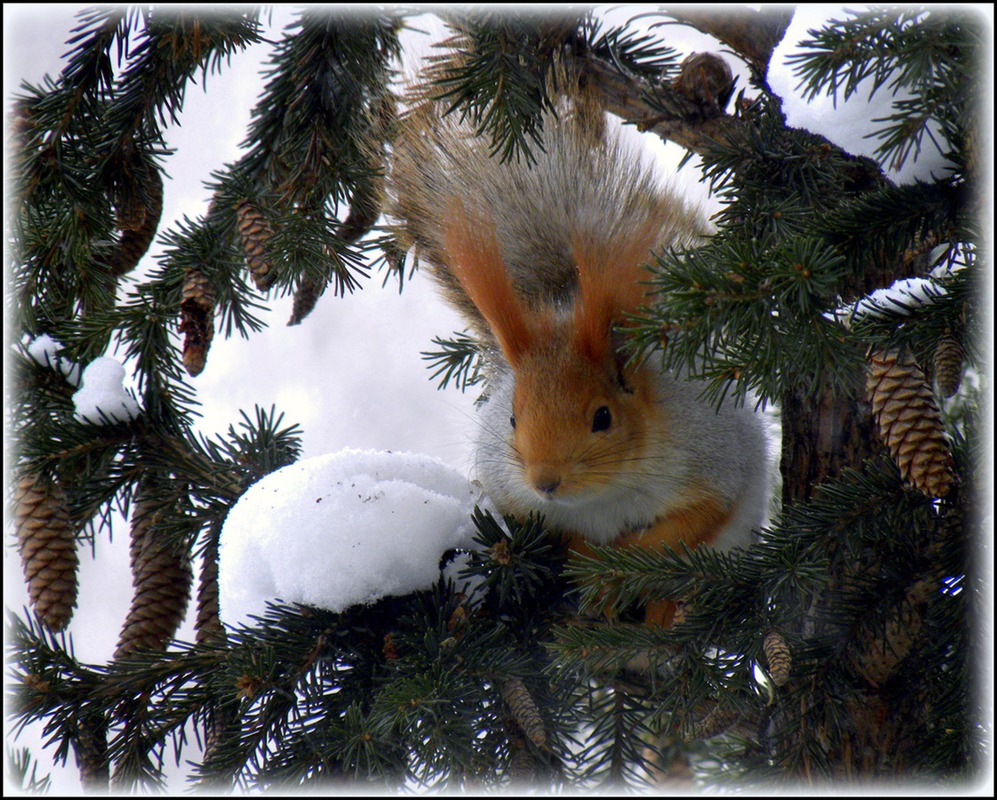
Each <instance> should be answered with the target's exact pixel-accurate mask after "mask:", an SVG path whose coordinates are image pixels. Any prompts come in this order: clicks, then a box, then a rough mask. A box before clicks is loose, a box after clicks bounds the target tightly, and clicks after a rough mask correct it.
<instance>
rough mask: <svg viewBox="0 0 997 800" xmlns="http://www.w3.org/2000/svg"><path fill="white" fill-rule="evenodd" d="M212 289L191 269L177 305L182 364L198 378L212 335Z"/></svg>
mask: <svg viewBox="0 0 997 800" xmlns="http://www.w3.org/2000/svg"><path fill="white" fill-rule="evenodd" d="M214 315H215V289H214V287H213V286H212V285H211V282H210V281H209V280H208V278H207V277H206V276H205V274H204V273H203V272H201V271H200V270H196V269H194V270H190V271H188V273H187V279H186V280H185V281H184V285H183V300H182V301H181V303H180V332H181V333H182V334H184V340H183V365H184V369H186V370H187V374H188V375H191V376H192V377H193V376H195V375H200V374H201V372H202V370H203V369H204V364H205V362H206V361H207V358H208V349H209V348H210V347H211V340H212V338H214V335H215V326H214V320H213V318H214Z"/></svg>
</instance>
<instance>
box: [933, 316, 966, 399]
mask: <svg viewBox="0 0 997 800" xmlns="http://www.w3.org/2000/svg"><path fill="white" fill-rule="evenodd" d="M964 355H965V353H964V351H963V349H962V342H960V341H959V337H958V336H956V335H955V334H954V333H953V332H952V331H951V330H948V329H946V330H945V333H943V334H942V337H941V338H940V339H939V340H938V344H937V345H936V346H935V385H936V386H937V387H938V392H939V394H941V396H942V397H951V396H952V395H954V394H955V393H956V392H958V391H959V384H960V383H962V362H963V357H964Z"/></svg>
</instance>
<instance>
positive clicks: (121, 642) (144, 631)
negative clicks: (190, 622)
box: [114, 497, 193, 658]
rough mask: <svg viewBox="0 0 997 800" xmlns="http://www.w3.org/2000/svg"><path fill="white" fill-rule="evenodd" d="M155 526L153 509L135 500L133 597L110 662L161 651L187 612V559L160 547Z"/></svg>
mask: <svg viewBox="0 0 997 800" xmlns="http://www.w3.org/2000/svg"><path fill="white" fill-rule="evenodd" d="M156 522H157V514H156V507H155V505H154V504H153V503H150V502H149V501H148V500H146V499H144V498H141V497H140V498H139V499H138V500H136V502H135V507H134V510H133V513H132V530H131V535H132V546H131V555H132V585H133V586H134V587H135V593H134V596H133V597H132V604H131V608H130V609H129V611H128V617H127V618H126V620H125V623H124V625H123V626H122V629H121V635H120V637H119V639H118V646H117V649H116V650H115V652H114V657H115V658H122V657H123V656H126V655H127V654H128V653H130V652H132V651H134V650H137V649H139V648H148V649H152V650H165V649H166V645H167V644H168V643H169V641H170V639H172V638H173V635H174V634H175V633H176V631H177V628H178V627H179V626H180V623H181V622H183V618H184V614H185V613H186V611H187V603H188V601H189V599H190V589H191V583H192V582H193V574H192V571H191V566H190V558H189V556H188V555H187V554H186V553H184V554H180V555H178V554H177V553H176V552H175V551H174V549H173V548H171V547H169V546H168V545H167V544H166V543H165V542H163V541H162V533H161V531H159V530H158V529H157V527H156Z"/></svg>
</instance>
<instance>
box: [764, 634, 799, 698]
mask: <svg viewBox="0 0 997 800" xmlns="http://www.w3.org/2000/svg"><path fill="white" fill-rule="evenodd" d="M762 649H763V650H764V651H765V661H766V663H767V664H768V666H769V677H770V678H771V679H772V683H774V684H775V685H776V686H784V685H785V684H786V681H788V680H789V672H790V670H791V669H792V668H793V657H792V655H791V654H790V652H789V645H787V644H786V640H785V639H783V638H782V634H781V633H779V632H778V631H769V633H768V635H767V636H766V637H765V641H764V642H763V643H762Z"/></svg>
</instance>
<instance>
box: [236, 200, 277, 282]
mask: <svg viewBox="0 0 997 800" xmlns="http://www.w3.org/2000/svg"><path fill="white" fill-rule="evenodd" d="M235 210H236V215H237V219H238V224H239V233H240V235H241V236H242V249H243V252H244V253H245V256H246V266H247V267H249V274H250V275H251V276H252V278H253V283H255V284H256V288H257V289H259V290H260V291H261V292H265V291H266V290H267V289H269V288H270V287H271V286H273V282H274V280H275V279H276V278H277V275H276V273H275V272H274V270H273V269H272V267H271V264H270V262H269V261H268V260H267V242H269V241H270V237H272V236H273V228H271V227H270V223H269V222H268V221H267V218H266V217H265V216H263V212H262V211H260V209H259V208H257V207H256V206H255V205H253V203H251V202H250V201H249V200H242V201H240V202H239V204H238V205H237V206H236V207H235Z"/></svg>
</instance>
